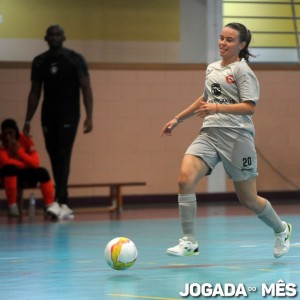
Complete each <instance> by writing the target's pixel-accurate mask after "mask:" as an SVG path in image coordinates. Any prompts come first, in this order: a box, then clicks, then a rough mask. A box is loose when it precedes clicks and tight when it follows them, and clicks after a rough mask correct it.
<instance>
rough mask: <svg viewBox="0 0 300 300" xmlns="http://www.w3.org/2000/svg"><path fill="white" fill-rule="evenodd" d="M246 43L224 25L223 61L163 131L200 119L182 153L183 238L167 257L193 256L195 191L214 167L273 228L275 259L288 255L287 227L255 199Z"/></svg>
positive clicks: (252, 98) (243, 33) (254, 90)
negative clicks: (218, 166)
mask: <svg viewBox="0 0 300 300" xmlns="http://www.w3.org/2000/svg"><path fill="white" fill-rule="evenodd" d="M250 42H251V32H250V30H248V29H247V28H246V27H245V26H244V25H243V24H240V23H229V24H227V25H226V26H225V27H224V28H223V29H222V31H221V34H220V38H219V54H220V56H221V57H222V60H220V61H217V62H214V63H212V64H210V65H208V67H207V70H206V80H205V89H204V93H203V95H202V96H200V97H199V98H198V99H197V100H196V101H195V102H193V103H192V104H191V105H190V106H188V107H187V108H186V109H184V110H183V111H182V112H180V113H179V114H177V115H176V116H175V117H174V118H173V119H172V120H170V121H169V122H168V123H167V124H166V125H165V126H164V127H163V129H162V132H161V135H162V136H164V135H168V136H170V135H171V133H172V130H173V129H174V128H175V127H177V125H178V124H179V123H181V122H182V121H183V120H185V119H187V118H189V117H192V116H195V115H196V116H200V117H202V118H203V125H202V128H201V130H200V134H199V136H198V137H197V138H196V139H195V140H194V141H193V143H192V144H191V145H190V146H189V148H188V149H187V151H186V153H185V155H184V157H183V160H182V164H181V169H180V174H179V179H178V185H179V195H178V205H179V215H180V220H181V225H182V230H183V234H184V237H183V238H181V239H180V240H179V244H178V245H176V246H174V247H171V248H168V249H167V251H166V252H167V254H169V255H176V256H190V255H197V254H198V243H197V241H196V238H195V230H194V227H195V218H196V213H197V203H196V193H195V187H196V185H197V184H198V182H199V181H200V179H201V178H203V177H204V176H206V175H209V174H210V173H211V171H212V170H213V169H214V167H215V166H216V164H217V163H219V162H222V163H223V166H224V169H225V171H226V173H227V175H228V176H229V178H230V179H232V181H233V183H234V188H235V192H236V194H237V196H238V199H239V201H240V203H241V204H242V205H243V206H245V207H247V208H248V209H250V210H252V211H253V212H254V213H255V214H256V215H257V216H258V218H260V219H261V220H262V221H263V222H264V223H265V224H266V225H268V226H269V227H271V228H272V229H273V231H274V233H275V246H274V257H276V258H278V257H280V256H282V255H284V254H285V253H287V251H288V250H289V246H290V242H289V239H290V235H291V231H292V226H291V224H288V223H286V222H283V221H282V220H281V219H280V217H279V216H278V215H277V214H276V212H275V211H274V209H273V207H272V205H271V204H270V202H269V201H268V200H266V199H264V198H262V197H260V196H258V195H257V189H256V176H257V175H258V173H257V157H256V151H255V145H254V126H253V122H252V115H253V113H254V111H255V108H256V103H257V102H258V100H259V83H258V80H257V78H256V76H255V74H254V73H253V71H252V70H251V69H250V67H249V66H248V62H249V58H250V56H253V55H252V54H251V53H250V52H249V50H248V47H249V44H250Z"/></svg>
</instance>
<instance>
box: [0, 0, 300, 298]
mask: <svg viewBox="0 0 300 300" xmlns="http://www.w3.org/2000/svg"><path fill="white" fill-rule="evenodd" d="M299 20H300V3H298V2H297V1H289V0H284V1H271V0H270V1H256V0H255V1H237V0H236V1H227V0H223V1H222V0H152V1H147V0H126V1H123V0H115V1H108V0H88V1H82V0H74V1H58V0H53V1H51V2H49V3H48V2H47V5H46V4H45V3H41V2H40V1H38V0H30V1H26V4H25V3H24V1H21V0H10V1H2V2H1V3H0V46H1V51H0V123H1V122H2V121H3V120H4V119H6V118H13V119H15V120H16V121H17V123H18V125H19V128H20V130H22V128H23V124H24V121H25V112H26V105H27V97H28V93H29V89H30V84H31V82H30V81H31V62H32V59H33V58H34V57H35V56H36V55H37V54H39V53H42V52H43V51H46V50H47V44H46V43H45V40H44V35H45V30H46V28H47V27H48V26H49V25H51V24H60V25H61V26H62V27H63V28H64V31H65V35H66V40H65V47H66V48H69V49H73V50H75V51H78V52H80V53H82V55H83V56H84V57H85V58H86V61H87V64H88V67H89V77H90V80H91V87H92V91H93V98H94V103H93V130H92V132H90V133H89V134H84V133H83V123H84V117H85V111H84V107H83V104H81V106H82V107H81V119H80V123H79V126H78V132H77V136H76V140H75V143H74V149H73V153H72V161H71V172H70V177H69V184H68V188H69V197H70V205H71V207H72V209H73V210H74V217H73V218H68V219H59V220H57V219H52V218H50V217H49V216H46V215H45V213H44V209H43V201H42V194H41V192H40V190H39V188H38V187H34V188H24V189H22V197H19V198H18V207H19V212H20V214H19V217H15V218H12V217H8V215H7V207H8V206H7V201H6V193H5V190H4V186H3V185H0V241H1V242H0V299H7V300H10V299H14V300H21V299H22V300H23V299H28V300H57V299H58V300H60V299H63V300H68V299H72V300H73V299H75V300H94V299H95V300H96V299H101V300H123V299H124V300H125V299H128V300H135V299H152V300H174V299H195V298H196V299H210V298H213V299H214V298H216V299H226V298H229V299H250V300H261V299H282V298H284V299H300V221H299V220H300V218H299V216H300V173H299V167H300V164H299V159H298V156H299V153H300V140H299V138H298V136H299V133H298V131H299V125H300V123H299V117H298V112H299V111H300V102H299V100H298V95H299V82H300V67H299V62H300V54H299V53H300V52H299V49H300V43H299V30H298V29H299V28H300V23H299ZM230 22H240V23H243V24H245V25H246V26H247V28H249V29H251V32H252V41H251V46H250V50H251V52H252V53H253V54H254V55H255V57H252V58H251V59H250V63H249V66H250V67H251V69H252V70H253V72H254V73H255V75H256V77H257V79H258V81H259V85H260V98H259V101H258V104H257V106H256V109H255V114H254V115H253V123H254V126H255V146H256V154H257V163H258V174H259V175H258V177H257V191H258V194H259V195H260V196H262V197H264V198H266V199H268V200H269V201H270V203H271V204H272V206H273V208H274V209H275V211H276V212H277V214H278V215H279V216H280V218H281V219H282V220H284V221H286V222H287V223H290V224H292V228H293V229H292V234H291V238H290V249H289V251H288V252H287V253H286V254H285V255H284V256H282V257H280V258H274V257H273V248H274V233H273V231H272V229H271V228H268V227H267V226H265V224H264V223H263V222H261V220H260V219H259V218H257V216H256V215H255V214H253V212H251V211H250V210H249V209H247V208H245V207H243V206H242V205H240V203H239V201H238V198H237V196H236V194H235V189H234V184H233V183H232V181H231V180H230V179H229V178H228V176H227V174H226V172H225V170H224V168H223V167H222V165H221V164H218V165H217V166H216V168H215V169H214V170H213V172H212V174H211V175H210V176H205V177H204V178H203V179H202V180H201V181H200V183H199V184H198V185H197V187H196V195H197V205H198V206H197V215H196V222H195V234H196V238H197V242H198V244H199V255H192V256H184V257H180V256H170V255H167V254H166V250H167V249H168V248H169V247H171V246H174V245H176V244H178V240H179V239H180V238H182V228H181V224H180V219H179V210H178V182H177V181H178V175H179V169H180V165H181V161H182V157H183V155H184V153H185V151H186V149H187V147H188V146H189V145H190V143H191V142H192V141H193V140H194V139H195V137H196V136H197V135H198V133H199V129H200V128H201V125H202V122H203V121H202V119H201V118H199V117H196V116H195V117H192V118H190V119H187V120H184V122H182V123H180V124H179V126H178V127H177V128H176V130H174V131H173V132H172V136H166V135H164V136H163V137H162V136H161V131H162V128H163V126H164V125H165V124H166V122H168V121H169V120H170V119H171V118H173V117H174V116H176V114H178V113H179V112H180V111H182V110H183V109H184V108H185V107H187V105H189V104H190V103H192V101H194V100H195V99H197V97H199V96H201V95H202V94H203V89H204V82H205V79H206V68H207V66H208V64H209V63H211V62H213V61H216V60H219V59H220V55H219V54H220V53H219V46H218V39H219V38H220V31H221V29H222V28H223V26H224V25H225V24H228V23H230ZM81 102H82V101H81ZM41 103H42V99H41V100H40V103H39V106H38V107H37V111H36V113H35V115H34V118H33V119H32V121H31V136H32V138H33V139H34V142H35V147H36V148H37V149H38V151H39V154H40V161H41V165H43V166H45V167H46V168H47V169H48V170H49V171H50V174H51V164H50V160H49V157H48V154H47V151H46V148H45V141H44V137H43V132H42V127H41V118H40V115H41ZM0 147H1V145H0ZM0 169H1V166H0ZM51 176H52V174H51ZM30 199H34V200H35V201H34V202H32V201H30ZM32 203H34V205H31V204H32ZM116 237H126V238H128V239H130V240H131V241H133V242H134V244H135V246H136V249H137V251H138V256H137V259H136V261H135V262H134V264H133V265H132V266H131V267H130V268H128V269H127V270H123V271H120V270H115V269H113V268H111V267H110V266H109V265H108V264H107V262H106V259H105V255H104V249H105V247H106V245H107V244H108V242H109V241H111V240H112V239H114V238H116Z"/></svg>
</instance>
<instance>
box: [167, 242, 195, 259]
mask: <svg viewBox="0 0 300 300" xmlns="http://www.w3.org/2000/svg"><path fill="white" fill-rule="evenodd" d="M166 253H167V254H168V255H173V256H191V255H198V254H199V249H198V243H197V242H195V243H193V242H191V241H189V240H188V238H187V237H183V238H182V239H179V244H178V245H177V246H174V247H171V248H168V249H167V251H166Z"/></svg>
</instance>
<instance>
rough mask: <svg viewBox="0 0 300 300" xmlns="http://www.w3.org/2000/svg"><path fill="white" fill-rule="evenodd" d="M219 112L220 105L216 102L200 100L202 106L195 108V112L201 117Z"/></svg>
mask: <svg viewBox="0 0 300 300" xmlns="http://www.w3.org/2000/svg"><path fill="white" fill-rule="evenodd" d="M217 112H218V106H217V104H216V103H207V102H206V101H203V100H201V101H200V107H199V108H198V109H196V110H195V114H196V115H197V116H199V117H201V118H205V117H206V116H209V115H213V114H215V113H217Z"/></svg>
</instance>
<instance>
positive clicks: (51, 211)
mask: <svg viewBox="0 0 300 300" xmlns="http://www.w3.org/2000/svg"><path fill="white" fill-rule="evenodd" d="M60 211H61V208H60V206H59V204H58V203H57V202H53V203H52V204H51V205H49V206H48V207H47V214H48V215H51V216H52V217H56V218H58V216H59V215H60Z"/></svg>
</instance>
